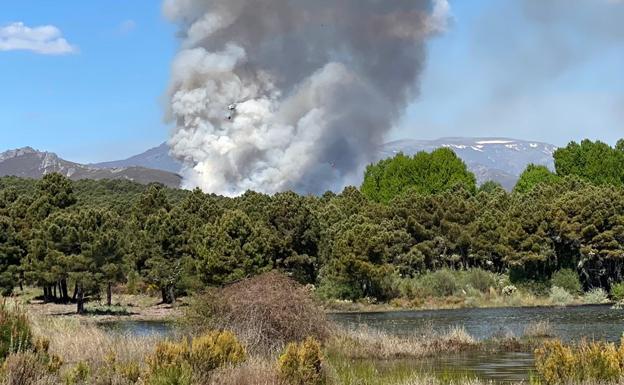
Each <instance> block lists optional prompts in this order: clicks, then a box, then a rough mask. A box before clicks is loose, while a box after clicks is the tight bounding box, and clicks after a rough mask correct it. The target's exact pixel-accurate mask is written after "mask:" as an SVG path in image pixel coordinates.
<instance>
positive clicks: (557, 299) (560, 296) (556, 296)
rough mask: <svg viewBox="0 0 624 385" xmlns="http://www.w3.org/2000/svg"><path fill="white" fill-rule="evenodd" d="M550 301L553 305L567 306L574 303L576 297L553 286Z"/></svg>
mask: <svg viewBox="0 0 624 385" xmlns="http://www.w3.org/2000/svg"><path fill="white" fill-rule="evenodd" d="M548 299H549V300H550V302H552V304H553V305H557V306H567V305H569V304H570V303H572V301H574V296H573V295H572V294H570V293H569V292H568V291H567V290H566V289H564V288H562V287H559V286H553V287H551V288H550V295H549V296H548Z"/></svg>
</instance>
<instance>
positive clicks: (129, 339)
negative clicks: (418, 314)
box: [31, 316, 537, 385]
mask: <svg viewBox="0 0 624 385" xmlns="http://www.w3.org/2000/svg"><path fill="white" fill-rule="evenodd" d="M31 325H32V331H33V338H34V339H35V340H37V339H43V338H45V339H46V340H47V341H49V350H48V354H49V355H50V356H53V357H59V358H60V362H62V364H61V366H60V368H59V369H58V371H57V372H56V373H54V374H53V375H46V376H47V377H46V378H47V379H46V381H48V382H45V384H56V383H59V384H60V383H65V384H84V385H86V384H94V383H102V384H104V383H114V384H118V385H131V384H151V383H154V384H160V385H163V384H164V385H166V384H172V385H174V384H189V385H190V384H214V385H217V384H219V385H229V384H231V385H245V384H249V385H251V384H267V385H268V384H276V385H289V384H291V383H290V382H288V381H285V380H284V379H283V378H282V376H281V374H280V373H281V372H280V365H279V362H280V356H281V355H283V351H284V350H283V349H282V350H280V351H276V352H275V353H270V354H260V353H251V352H249V353H248V355H247V357H246V359H245V360H244V362H241V363H238V364H235V365H234V364H231V365H230V364H227V363H226V364H224V365H223V366H221V367H220V368H218V369H215V370H214V371H211V372H210V373H209V374H207V375H205V376H204V375H202V377H201V379H200V378H195V377H194V379H189V380H188V382H180V383H178V382H166V381H168V380H163V381H165V382H150V381H151V380H150V378H152V377H153V376H154V374H153V372H152V370H153V368H151V367H150V365H152V364H151V363H150V360H151V359H153V357H155V356H160V355H162V353H161V354H160V355H159V353H155V352H158V351H159V349H161V348H159V347H162V346H171V345H168V344H170V343H169V342H166V341H165V340H164V339H163V338H162V337H155V336H151V337H137V336H127V335H121V334H115V333H109V332H106V331H104V330H103V329H101V328H98V327H97V326H95V324H93V323H92V322H89V321H85V320H76V319H69V318H58V317H48V316H38V317H37V318H33V319H31ZM531 338H532V337H531ZM531 338H530V337H517V338H516V337H507V338H505V339H500V340H492V341H484V342H478V341H476V340H475V339H473V338H472V337H471V336H469V335H468V334H467V333H466V332H465V331H464V330H462V329H454V330H450V331H447V332H439V333H438V332H432V333H431V334H428V335H424V334H423V335H418V336H416V335H415V336H412V337H406V338H399V337H395V336H391V335H388V334H385V333H382V332H379V331H375V330H367V329H360V330H355V331H347V330H335V331H334V332H333V333H332V336H331V337H330V338H329V339H328V340H327V341H326V342H325V343H324V344H323V346H322V350H321V354H322V373H323V376H324V378H325V379H324V382H323V383H324V384H327V385H351V384H359V385H377V384H386V385H393V384H396V385H403V384H405V385H408V384H421V383H423V384H424V383H428V384H431V383H434V384H435V383H440V384H449V383H450V382H451V381H452V382H455V381H456V382H457V383H458V384H460V383H462V384H463V383H475V384H476V383H478V382H477V381H476V380H474V379H471V380H470V381H468V380H466V379H464V378H460V377H461V376H460V374H457V373H455V374H452V373H443V374H441V375H439V377H437V378H436V377H432V376H431V375H430V374H427V373H420V372H418V371H416V370H414V367H413V365H410V364H409V362H410V360H417V359H423V358H426V357H435V356H439V355H452V354H462V353H470V352H475V351H484V350H487V351H492V352H495V351H508V350H510V349H513V350H522V351H530V350H532V349H533V347H534V346H537V345H536V344H537V340H532V339H531ZM170 341H184V340H183V339H178V338H172V339H171V340H170ZM194 341H195V340H194ZM193 343H194V342H193ZM172 350H173V349H172ZM161 351H162V350H161ZM170 351H171V350H170ZM167 354H170V353H167ZM393 362H396V363H398V364H396V365H387V363H393ZM381 363H386V364H384V365H381ZM402 363H404V364H402ZM130 371H134V372H135V373H136V381H133V380H132V379H131V378H129V377H132V376H130V374H128V373H126V372H130ZM40 380H41V379H40ZM113 380H114V381H115V382H108V381H113ZM159 381H160V380H159ZM432 381H433V382H432ZM38 383H40V382H38ZM293 385H308V383H301V384H293ZM310 385H316V384H314V383H310Z"/></svg>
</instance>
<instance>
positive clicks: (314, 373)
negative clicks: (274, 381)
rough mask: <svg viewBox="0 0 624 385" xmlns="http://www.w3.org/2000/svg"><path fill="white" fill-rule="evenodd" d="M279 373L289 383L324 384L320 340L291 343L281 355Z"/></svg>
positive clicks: (298, 384)
mask: <svg viewBox="0 0 624 385" xmlns="http://www.w3.org/2000/svg"><path fill="white" fill-rule="evenodd" d="M278 373H279V376H280V378H281V379H282V380H283V381H284V382H285V383H287V384H289V385H324V384H325V374H324V373H323V354H322V353H321V345H320V343H319V342H318V341H316V340H314V339H312V338H308V339H306V340H305V341H304V342H302V343H290V344H288V346H287V347H286V351H285V352H284V353H283V354H282V355H281V356H280V357H279V360H278Z"/></svg>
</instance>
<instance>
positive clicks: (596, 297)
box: [583, 288, 609, 304]
mask: <svg viewBox="0 0 624 385" xmlns="http://www.w3.org/2000/svg"><path fill="white" fill-rule="evenodd" d="M583 302H585V303H587V304H601V303H606V302H609V295H608V294H607V292H606V291H605V290H604V289H602V288H595V289H591V290H590V291H588V292H587V293H585V295H584V296H583Z"/></svg>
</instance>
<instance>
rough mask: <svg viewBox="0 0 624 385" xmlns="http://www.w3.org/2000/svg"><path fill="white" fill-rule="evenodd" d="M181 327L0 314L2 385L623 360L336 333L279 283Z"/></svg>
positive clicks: (402, 372)
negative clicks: (440, 362)
mask: <svg viewBox="0 0 624 385" xmlns="http://www.w3.org/2000/svg"><path fill="white" fill-rule="evenodd" d="M182 319H184V320H186V321H187V323H181V324H180V327H182V328H183V329H182V330H181V333H180V335H170V336H167V337H164V336H150V337H138V336H132V335H124V334H118V333H114V332H110V331H106V330H105V329H103V328H100V327H98V326H97V324H96V323H94V322H92V318H90V317H59V316H53V315H45V314H42V313H32V312H31V313H30V314H28V315H26V313H24V310H23V309H21V308H20V307H19V306H17V305H10V306H9V305H5V306H3V307H1V308H0V353H1V358H2V359H3V360H4V364H3V365H2V369H1V370H0V384H2V385H5V384H6V385H31V384H32V385H52V384H64V385H93V384H96V385H98V384H102V385H105V384H106V385H206V384H208V385H273V384H274V385H381V384H384V385H412V384H414V385H416V384H423V385H424V384H440V385H448V384H458V385H460V384H462V385H463V384H481V383H483V382H482V381H480V380H478V379H474V378H469V377H470V376H469V375H468V374H467V373H461V372H457V371H452V372H444V371H435V372H432V371H430V370H425V369H424V368H422V367H419V366H418V365H417V364H416V363H419V362H423V361H425V360H428V359H435V358H436V357H445V358H450V359H452V358H453V357H455V356H456V357H458V358H459V357H460V356H461V355H466V354H473V353H477V352H479V353H480V352H488V353H493V354H497V353H502V352H510V351H511V352H532V351H534V350H535V349H541V350H539V351H540V352H541V353H540V354H541V355H540V356H538V359H540V360H542V361H539V363H540V365H542V363H543V368H545V370H544V373H546V374H549V373H550V372H548V371H546V369H549V368H553V367H554V368H558V367H559V366H560V365H559V362H560V361H561V359H562V358H563V359H564V361H563V363H564V364H565V366H563V367H566V368H567V367H573V366H575V365H577V364H578V363H580V362H581V361H583V362H584V361H587V362H588V363H591V365H589V364H588V365H585V366H579V367H583V368H584V367H587V368H588V370H594V368H600V367H601V365H602V362H603V361H597V360H595V359H594V358H595V357H598V358H600V359H603V358H604V359H605V360H606V362H611V361H609V360H611V359H613V358H614V357H615V359H617V360H618V361H617V365H620V363H622V364H624V348H622V347H619V348H617V349H620V350H621V352H622V353H617V354H613V353H612V352H613V351H614V349H615V348H614V347H613V346H611V345H587V346H589V347H590V348H591V349H590V348H585V347H582V346H581V347H580V348H579V349H580V350H578V351H577V350H574V348H568V347H565V346H563V345H561V344H560V343H558V342H556V341H554V342H549V341H552V331H551V328H550V325H549V324H547V323H541V324H533V325H530V326H529V327H527V328H526V330H525V331H524V333H523V334H522V335H519V336H512V335H500V336H498V337H495V338H492V339H490V340H487V341H478V340H476V339H474V338H473V337H472V336H470V335H469V334H468V333H467V332H466V331H465V330H463V329H461V328H455V329H450V330H436V329H435V328H433V327H432V328H430V329H426V330H421V331H419V333H418V334H413V335H409V336H402V337H399V336H395V335H391V334H387V333H383V332H380V331H377V330H372V329H367V328H360V329H356V330H352V329H341V328H338V327H337V326H335V325H333V324H332V323H330V322H329V321H328V320H327V319H326V318H325V317H324V314H323V312H322V311H320V309H319V308H318V306H317V304H316V302H315V300H314V298H313V297H312V296H311V292H310V290H309V289H308V288H305V287H302V286H300V285H298V284H297V283H296V282H294V281H293V280H291V279H290V278H288V277H284V276H281V275H279V274H276V273H270V274H266V275H263V276H260V277H256V278H252V279H249V280H244V281H241V282H239V283H237V284H235V285H231V286H228V287H225V288H221V289H215V290H213V291H211V292H208V293H205V294H204V295H201V296H197V297H195V298H194V299H193V301H191V302H190V303H189V306H188V308H186V309H184V317H182ZM16 341H17V343H16ZM545 342H546V343H547V344H546V345H544V346H545V348H544V347H543V344H544V343H545ZM566 349H568V350H566ZM617 349H616V350H617ZM588 350H591V351H590V352H589V353H587V351H588ZM620 350H617V351H618V352H619V351H620ZM562 351H563V352H564V353H565V352H572V353H571V354H572V356H573V357H578V358H573V359H571V360H568V357H569V356H570V354H567V353H566V354H563V355H561V354H559V353H560V352H562ZM603 351H605V352H607V354H603V353H602V352H603ZM594 363H596V364H595V365H594ZM541 367H542V366H538V368H541ZM623 367H624V365H623ZM432 373H435V374H432ZM549 375H550V374H549ZM544 378H545V379H546V380H548V381H550V380H549V378H555V377H552V375H551V377H544ZM557 378H558V377H557ZM577 378H581V377H573V378H572V377H571V379H577ZM593 378H594V377H592V376H586V377H582V379H583V380H585V379H589V380H592V379H593ZM610 378H613V377H610ZM548 385H550V383H549V384H548Z"/></svg>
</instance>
